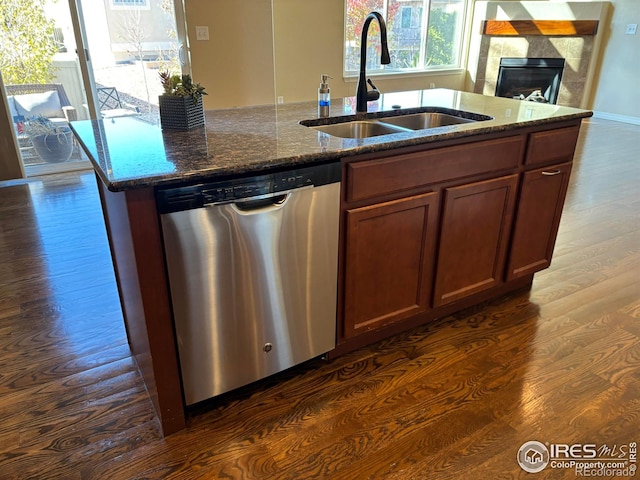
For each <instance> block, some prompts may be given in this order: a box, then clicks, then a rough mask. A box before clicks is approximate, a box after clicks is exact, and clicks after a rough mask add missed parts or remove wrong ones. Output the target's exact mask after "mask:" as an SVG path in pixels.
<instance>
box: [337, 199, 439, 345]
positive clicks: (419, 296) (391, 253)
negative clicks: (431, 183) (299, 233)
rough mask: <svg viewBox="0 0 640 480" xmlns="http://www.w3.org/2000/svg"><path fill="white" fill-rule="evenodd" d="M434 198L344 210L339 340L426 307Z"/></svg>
mask: <svg viewBox="0 0 640 480" xmlns="http://www.w3.org/2000/svg"><path fill="white" fill-rule="evenodd" d="M436 234H437V194H436V193H433V192H431V193H425V194H421V195H414V196H410V197H407V198H402V199H399V200H393V201H389V202H385V203H379V204H375V205H369V206H365V207H360V208H354V209H350V210H347V211H346V244H345V259H346V260H345V277H344V278H345V284H344V311H345V315H344V318H345V321H344V336H345V337H347V338H348V337H352V336H354V335H356V334H358V333H360V332H362V331H367V330H371V329H375V328H379V327H381V326H384V325H387V324H389V323H392V322H396V321H399V320H402V319H404V318H407V317H411V316H414V315H417V314H419V313H421V312H424V311H426V310H427V309H428V308H429V304H428V302H429V296H430V291H431V277H432V271H433V256H434V255H433V250H434V246H435V239H436Z"/></svg>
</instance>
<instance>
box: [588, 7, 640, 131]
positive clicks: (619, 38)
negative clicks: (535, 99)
mask: <svg viewBox="0 0 640 480" xmlns="http://www.w3.org/2000/svg"><path fill="white" fill-rule="evenodd" d="M610 2H611V5H612V7H613V8H611V9H610V15H611V20H610V22H609V24H608V25H607V26H606V32H605V36H604V38H603V48H602V55H601V58H600V59H599V61H598V68H597V69H596V75H595V80H594V84H593V89H592V92H593V94H592V98H591V102H590V105H591V108H592V109H593V110H594V111H595V113H596V116H600V117H603V118H610V119H612V120H619V121H625V122H629V123H636V124H640V93H638V80H639V79H640V60H638V59H639V58H640V29H639V30H638V32H637V33H636V34H635V35H625V33H624V32H625V28H626V26H627V24H629V23H636V24H640V1H638V0H610Z"/></svg>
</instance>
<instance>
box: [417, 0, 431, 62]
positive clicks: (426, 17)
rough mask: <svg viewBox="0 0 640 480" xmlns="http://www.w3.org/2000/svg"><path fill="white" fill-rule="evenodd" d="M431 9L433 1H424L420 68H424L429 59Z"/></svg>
mask: <svg viewBox="0 0 640 480" xmlns="http://www.w3.org/2000/svg"><path fill="white" fill-rule="evenodd" d="M430 11H431V1H430V0H423V2H422V22H421V26H420V55H419V57H418V68H424V67H425V65H426V61H427V58H426V57H427V40H428V38H427V35H428V31H429V12H430Z"/></svg>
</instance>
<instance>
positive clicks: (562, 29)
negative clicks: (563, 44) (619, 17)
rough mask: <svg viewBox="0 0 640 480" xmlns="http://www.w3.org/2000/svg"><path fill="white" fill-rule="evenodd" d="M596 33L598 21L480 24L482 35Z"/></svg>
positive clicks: (531, 21) (503, 21)
mask: <svg viewBox="0 0 640 480" xmlns="http://www.w3.org/2000/svg"><path fill="white" fill-rule="evenodd" d="M597 32H598V20H485V21H483V22H482V33H483V34H484V35H501V36H522V35H551V36H556V37H560V36H574V35H595V34H596V33H597Z"/></svg>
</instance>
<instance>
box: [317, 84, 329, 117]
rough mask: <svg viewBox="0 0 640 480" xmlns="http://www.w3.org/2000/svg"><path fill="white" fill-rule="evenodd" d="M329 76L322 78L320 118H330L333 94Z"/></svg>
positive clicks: (319, 93) (319, 97) (319, 90)
mask: <svg viewBox="0 0 640 480" xmlns="http://www.w3.org/2000/svg"><path fill="white" fill-rule="evenodd" d="M329 78H331V77H330V76H329V75H326V74H322V75H321V76H320V88H318V117H328V116H329V107H330V106H331V93H330V91H329V84H328V83H327V79H329Z"/></svg>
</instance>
